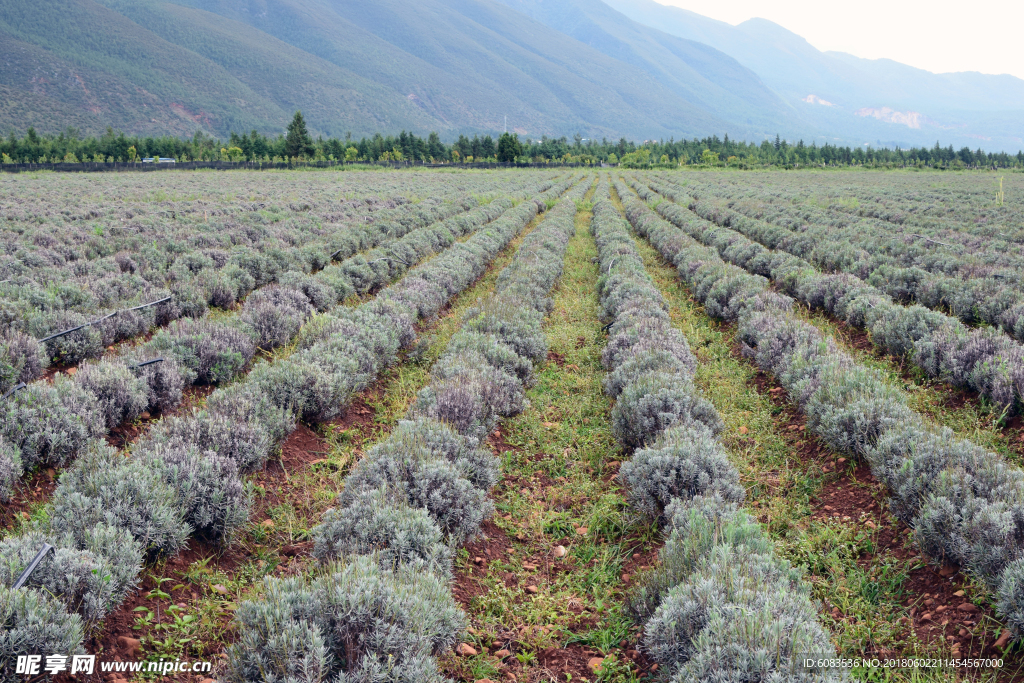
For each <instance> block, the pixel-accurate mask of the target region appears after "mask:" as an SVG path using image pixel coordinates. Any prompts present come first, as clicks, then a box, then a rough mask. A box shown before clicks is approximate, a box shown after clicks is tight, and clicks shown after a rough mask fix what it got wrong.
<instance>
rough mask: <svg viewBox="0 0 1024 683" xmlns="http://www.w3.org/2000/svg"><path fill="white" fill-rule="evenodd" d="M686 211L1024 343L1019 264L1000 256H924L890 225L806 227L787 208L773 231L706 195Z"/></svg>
mask: <svg viewBox="0 0 1024 683" xmlns="http://www.w3.org/2000/svg"><path fill="white" fill-rule="evenodd" d="M688 205H689V206H690V208H692V209H693V211H694V212H696V213H697V214H698V215H699V216H701V217H702V218H705V219H707V220H710V221H713V222H715V223H717V224H719V225H722V226H725V227H731V228H735V229H736V230H738V231H740V232H742V233H743V234H745V235H747V236H748V237H751V238H752V239H755V240H757V241H758V242H761V243H763V244H764V245H766V246H768V247H771V248H772V249H780V250H783V251H788V252H791V253H793V254H795V255H797V256H800V257H803V258H806V259H807V260H808V261H810V262H811V263H814V264H815V265H816V266H818V267H819V268H821V269H822V270H824V271H827V272H835V273H846V274H850V275H854V276H856V277H859V278H860V279H862V280H864V281H865V282H867V284H869V285H871V286H873V287H876V288H877V289H879V290H881V291H883V292H885V293H886V294H888V295H889V296H891V297H893V298H895V299H897V300H901V301H908V302H914V303H917V304H920V305H921V306H924V307H926V308H930V309H936V310H949V311H950V312H951V313H952V314H953V315H954V316H956V317H957V318H958V319H960V320H961V321H963V322H964V323H966V324H985V325H992V326H993V327H997V328H1000V329H1002V330H1003V331H1005V332H1006V334H1008V335H1010V336H1012V337H1014V338H1016V339H1018V340H1020V341H1024V289H1022V285H1021V281H1020V275H1019V273H1020V270H1021V268H1022V267H1024V257H1021V256H1011V255H1010V254H1007V253H1006V252H1005V251H1003V252H996V253H986V254H981V255H978V256H977V257H971V255H970V254H967V255H965V254H963V253H961V252H959V251H951V250H949V249H943V250H941V251H940V252H936V251H935V250H934V249H933V250H931V251H929V252H926V255H921V254H920V253H919V252H918V251H915V250H912V249H910V248H909V247H907V246H906V245H904V244H903V242H902V241H901V240H899V239H896V238H895V237H894V236H893V234H892V230H893V229H892V226H887V225H884V224H883V225H882V226H876V227H875V228H874V229H866V228H867V227H870V226H865V225H864V223H863V222H861V223H858V224H857V225H856V226H845V225H844V226H841V227H840V226H835V225H832V224H831V223H830V222H829V221H828V220H827V219H826V217H816V216H812V217H811V220H809V221H806V222H805V221H804V220H802V219H795V218H794V216H793V215H791V213H789V210H788V209H787V210H785V211H783V212H782V215H781V216H778V217H775V221H776V222H778V223H780V225H775V224H773V223H771V222H768V221H766V220H760V219H759V218H751V217H748V216H746V215H744V214H742V213H740V212H738V211H735V210H733V209H730V208H727V207H723V206H721V205H719V204H716V203H714V202H712V201H710V200H709V198H707V197H706V196H702V197H701V198H699V199H696V200H694V201H691V202H689V203H688ZM804 212H806V210H801V213H804ZM764 217H765V218H771V216H764ZM947 239H948V238H947ZM974 241H975V242H977V241H978V240H977V239H976V238H975V240H974Z"/></svg>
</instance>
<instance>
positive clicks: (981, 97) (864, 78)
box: [605, 0, 1024, 150]
mask: <svg viewBox="0 0 1024 683" xmlns="http://www.w3.org/2000/svg"><path fill="white" fill-rule="evenodd" d="M605 3H606V4H607V5H608V6H610V7H612V8H614V9H615V10H617V11H619V12H622V13H623V14H625V15H626V16H628V17H629V18H630V19H633V20H634V21H636V22H639V23H641V24H644V25H647V26H651V27H657V28H658V29H660V30H661V31H664V32H666V33H670V34H672V35H675V36H679V37H682V38H688V39H690V40H699V41H701V42H703V43H706V44H708V45H711V46H713V47H716V48H718V49H719V50H721V51H723V52H725V53H726V54H728V55H730V56H731V57H734V58H736V60H737V61H738V62H740V64H743V65H744V66H746V67H747V68H749V69H750V70H752V71H753V72H755V73H756V74H757V75H758V76H759V77H760V78H761V80H762V81H763V82H764V83H765V84H766V85H767V86H768V87H769V88H771V89H772V90H773V91H774V92H776V93H778V95H779V96H780V97H781V98H782V99H783V101H785V102H786V104H787V105H788V106H790V107H793V109H794V111H795V113H796V114H797V115H798V116H800V118H802V119H803V120H805V121H807V122H808V123H810V124H812V125H813V126H814V127H815V128H817V129H819V130H820V134H821V135H823V136H825V138H826V139H828V138H856V137H860V138H862V139H861V140H860V142H870V143H871V144H879V143H881V144H887V145H890V146H892V145H894V144H902V145H903V146H909V145H928V144H934V143H935V141H936V140H937V139H941V140H942V142H943V144H944V145H945V144H954V145H956V146H957V147H960V146H964V145H966V146H971V147H982V148H985V149H989V150H1001V149H1005V150H1018V149H1020V148H1021V147H1022V146H1024V80H1021V79H1019V78H1015V77H1014V76H1009V75H1001V76H991V75H986V74H981V73H977V72H959V73H948V74H934V73H931V72H929V71H924V70H922V69H916V68H914V67H910V66H906V65H904V64H900V63H898V62H894V61H892V60H889V59H876V60H870V59H861V58H858V57H854V56H853V55H850V54H846V53H842V52H822V51H820V50H817V49H816V48H814V47H813V46H812V45H811V44H810V43H808V42H807V41H806V40H805V39H804V38H802V37H800V36H798V35H796V34H795V33H792V32H790V31H788V30H786V29H785V28H783V27H782V26H779V25H778V24H775V23H773V22H771V21H768V20H765V19H750V20H749V21H745V22H743V23H741V24H739V25H737V26H732V25H730V24H727V23H725V22H722V21H717V20H715V19H709V18H707V17H704V16H701V15H699V14H696V13H694V12H690V11H687V10H684V9H680V8H678V7H670V6H666V5H662V4H659V3H657V2H654V1H653V0H605Z"/></svg>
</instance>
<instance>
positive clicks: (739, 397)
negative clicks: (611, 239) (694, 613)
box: [613, 194, 948, 681]
mask: <svg viewBox="0 0 1024 683" xmlns="http://www.w3.org/2000/svg"><path fill="white" fill-rule="evenodd" d="M616 200H617V197H615V196H614V194H613V201H616ZM619 208H620V210H621V208H622V207H621V205H619ZM636 245H637V249H638V250H639V252H640V255H641V257H642V258H643V260H644V265H645V266H646V268H647V271H648V273H650V275H651V277H652V278H653V279H654V282H655V284H656V286H657V287H658V289H659V291H661V293H662V295H663V296H664V297H665V299H666V301H667V303H668V304H669V315H670V317H671V319H672V321H673V323H674V325H675V326H676V327H677V328H678V329H679V330H680V331H682V332H683V334H684V335H685V336H686V339H687V341H688V343H689V344H690V348H691V350H692V351H693V353H694V355H695V356H696V357H697V359H698V361H699V365H698V368H697V373H696V377H695V382H696V384H697V385H698V386H699V387H700V389H701V391H702V392H703V394H704V396H705V397H706V398H707V399H708V400H710V401H711V402H712V403H713V404H714V406H715V408H716V409H717V410H718V412H719V414H720V415H721V416H722V419H723V420H724V421H725V425H726V427H725V430H724V431H723V433H722V437H721V438H722V442H723V444H724V445H725V446H726V448H727V449H728V452H729V454H730V459H731V461H732V463H733V465H735V466H736V467H737V469H738V470H739V471H740V474H741V478H742V483H743V485H744V487H745V488H746V490H747V503H746V506H747V508H748V510H749V511H750V512H751V513H752V514H754V515H756V516H757V517H758V519H759V520H760V522H761V523H762V524H763V525H764V526H765V528H766V530H767V531H768V533H769V536H770V537H771V538H772V540H773V541H774V542H775V543H776V549H777V552H778V553H779V555H780V557H783V558H785V559H787V560H789V561H790V562H792V563H793V564H794V565H796V566H799V567H801V568H803V569H804V570H805V572H806V577H805V578H806V579H807V581H808V582H809V583H810V585H811V591H812V597H813V598H814V599H815V600H817V601H818V602H819V603H820V604H823V605H825V604H827V605H834V606H838V607H840V610H841V617H840V618H839V619H834V618H833V617H832V615H831V612H830V610H831V607H829V608H828V609H824V610H822V613H821V618H822V622H823V623H824V624H825V625H826V626H827V627H828V628H829V629H830V630H831V632H832V634H833V642H834V643H835V645H836V649H837V652H838V653H839V654H840V655H841V656H847V657H856V656H862V655H864V654H865V653H869V652H878V651H879V650H887V651H889V652H891V653H893V654H897V653H898V654H899V655H900V656H903V655H908V656H909V655H928V654H931V655H936V654H939V653H936V652H935V651H934V646H932V651H931V652H929V651H928V649H927V648H926V647H925V646H924V645H922V643H920V642H919V641H918V640H917V639H916V637H915V636H913V635H911V634H908V632H907V630H906V629H903V628H900V626H899V624H898V620H899V618H900V617H902V616H904V615H905V614H906V609H907V606H906V600H905V589H904V585H905V583H906V580H907V576H908V575H909V573H910V572H911V571H912V570H913V569H914V568H916V567H917V566H919V563H920V558H919V557H917V556H913V555H912V556H911V557H910V558H909V559H903V560H901V559H899V558H897V557H895V556H893V555H892V554H889V553H880V552H878V549H877V548H876V547H875V542H874V537H873V535H872V534H869V533H866V531H867V530H865V529H863V528H861V527H860V526H859V524H858V523H857V522H856V521H855V520H843V521H841V522H840V521H829V522H821V521H817V520H812V519H811V517H810V515H811V512H812V510H811V502H812V500H813V499H814V498H815V497H816V496H817V495H818V494H819V493H820V491H821V490H822V488H823V486H824V485H825V484H826V483H828V482H830V481H832V480H833V479H835V478H836V477H837V476H838V475H837V474H836V473H831V474H827V475H825V474H822V472H821V471H820V469H818V468H817V467H816V466H809V465H808V464H807V463H804V462H802V461H801V460H799V459H796V458H792V457H791V454H792V452H793V450H794V447H795V446H796V444H797V443H798V442H799V440H800V439H802V438H804V437H801V436H795V435H794V433H792V432H788V431H787V430H784V429H783V428H782V425H781V423H780V416H781V415H782V413H783V409H782V408H781V407H779V406H776V405H775V404H774V403H773V402H772V401H771V400H770V398H769V397H768V396H767V395H764V394H761V393H760V392H759V391H758V390H757V386H756V384H755V383H754V378H755V377H756V375H757V368H756V367H755V366H754V365H753V364H752V363H751V362H750V361H749V360H746V359H744V358H741V357H738V354H735V353H733V347H734V344H735V328H734V327H733V326H731V325H726V324H723V323H721V322H719V321H716V320H712V319H711V318H709V317H708V316H707V315H706V314H705V313H704V311H703V308H702V307H701V306H700V305H699V304H698V303H697V302H696V301H695V300H694V299H693V298H692V296H691V294H690V292H689V290H688V289H687V288H686V287H685V286H684V284H683V283H682V282H681V281H680V279H679V275H678V273H677V272H676V269H675V268H674V267H673V266H672V265H671V264H669V263H668V262H666V261H665V260H664V259H662V258H661V256H660V255H659V254H658V252H657V251H656V250H655V249H654V248H653V247H651V246H650V244H648V243H647V242H646V241H644V240H642V239H637V240H636ZM911 671H913V670H907V673H900V674H893V676H895V677H893V678H889V679H885V680H894V681H895V680H899V681H904V680H921V681H923V680H928V681H938V680H948V679H947V678H945V676H947V674H946V673H939V672H936V671H935V670H933V671H932V672H931V673H922V672H921V671H918V672H916V673H910V672H911ZM867 675H868V673H866V672H862V673H860V674H857V675H856V676H855V678H856V679H857V680H874V679H868V678H865V677H864V676H867ZM908 676H909V677H908ZM921 676H924V677H923V678H922V677H921ZM880 680H881V679H880Z"/></svg>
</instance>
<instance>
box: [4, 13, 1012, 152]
mask: <svg viewBox="0 0 1024 683" xmlns="http://www.w3.org/2000/svg"><path fill="white" fill-rule="evenodd" d="M626 15H628V17H627V16H626ZM0 64H2V65H3V68H0V132H4V133H6V132H7V131H9V130H17V131H24V130H25V129H26V128H27V127H28V126H35V127H36V129H37V130H38V131H40V132H57V131H60V130H63V129H65V128H66V127H67V126H74V127H76V128H78V129H80V130H81V131H82V132H84V133H101V132H102V131H103V130H105V129H106V127H107V126H113V127H114V128H116V129H121V130H124V131H125V132H128V133H138V134H147V135H148V134H152V135H158V134H167V133H171V134H175V135H191V134H192V133H194V132H195V131H196V130H197V129H201V130H204V131H206V132H208V133H213V134H216V135H221V136H223V135H225V134H226V133H228V132H229V131H232V130H234V131H239V132H241V131H246V130H250V129H257V130H259V131H261V132H264V133H273V134H276V133H278V132H281V131H283V129H284V127H285V125H286V123H287V122H288V120H290V118H291V115H292V114H293V113H294V111H295V110H297V109H301V110H302V111H303V113H304V114H305V116H306V120H307V122H308V123H309V125H310V128H311V129H312V131H313V132H314V134H323V135H333V136H344V135H345V134H346V133H349V132H350V133H352V134H353V135H354V136H357V137H358V136H362V135H367V134H373V133H375V132H397V131H399V130H402V129H404V130H409V131H412V132H415V133H417V134H421V135H423V134H426V133H427V132H430V131H432V130H436V131H438V132H439V133H441V135H442V137H444V138H447V139H451V138H453V137H455V136H457V135H458V134H462V133H465V134H469V135H472V134H475V133H489V134H496V133H500V132H501V131H502V130H503V129H504V126H505V117H506V116H507V117H508V126H509V129H510V130H515V131H517V132H520V133H522V134H524V135H528V136H531V137H540V136H541V135H549V136H562V135H567V136H572V135H574V134H577V133H578V134H581V135H582V136H584V137H598V138H600V137H609V138H618V137H620V136H625V137H628V138H631V139H636V140H643V139H652V138H665V139H667V138H669V137H676V138H680V137H687V138H690V137H695V136H705V135H710V134H717V135H719V136H721V135H723V134H725V133H728V134H729V135H730V136H731V137H735V138H744V139H748V140H755V141H757V140H762V139H765V138H766V137H771V138H774V136H775V134H776V133H778V134H781V135H782V136H783V137H786V138H789V139H792V140H796V139H798V138H803V139H804V140H806V141H807V142H810V141H811V140H817V141H819V142H822V141H825V140H829V141H836V142H842V143H844V144H849V143H853V144H859V143H861V142H871V143H872V144H878V142H881V143H884V144H892V143H900V144H904V145H909V144H918V145H920V144H933V143H934V141H935V139H936V138H941V139H942V141H943V144H948V143H953V144H956V145H957V146H961V145H962V144H969V145H971V146H973V147H977V146H982V147H985V148H987V149H1002V148H1006V149H1010V148H1013V149H1014V150H1016V148H1017V146H1018V142H1017V141H1018V140H1019V139H1020V137H1022V136H1024V132H1022V131H1021V130H1020V129H1021V128H1022V126H1021V125H1020V124H1019V123H1018V122H1019V121H1021V120H1022V118H1021V117H1020V116H1017V114H1018V113H1019V110H1024V81H1020V80H1018V79H1012V78H1010V77H988V76H980V75H978V74H953V75H942V76H936V75H934V74H928V73H927V72H921V71H919V70H915V69H911V68H910V67H906V66H903V65H899V64H896V63H893V62H884V61H879V62H867V61H866V60H857V59H856V58H854V57H851V56H849V55H840V54H835V53H821V52H818V51H817V50H815V49H814V48H813V47H811V46H810V45H809V44H808V43H807V42H806V41H804V40H803V39H802V38H800V37H798V36H796V35H794V34H792V33H789V32H787V31H785V29H782V28H781V27H779V26H777V25H775V24H772V23H771V22H766V21H763V20H752V21H750V22H745V23H744V24H741V25H740V26H737V27H733V26H730V25H728V24H725V23H723V22H717V21H713V20H710V19H707V18H704V17H700V16H698V15H695V14H692V13H688V12H685V11H684V10H679V9H676V8H670V7H664V6H662V5H657V4H656V3H653V2H650V0H607V2H601V0H500V2H498V1H495V0H380V1H377V2H368V1H366V0H52V1H50V2H47V3H31V2H24V1H23V0H0ZM987 79H988V80H987ZM865 111H867V115H865ZM985 137H987V138H988V140H983V139H982V138H985Z"/></svg>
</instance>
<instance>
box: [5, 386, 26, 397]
mask: <svg viewBox="0 0 1024 683" xmlns="http://www.w3.org/2000/svg"><path fill="white" fill-rule="evenodd" d="M26 386H28V385H27V384H25V383H24V382H18V384H17V385H16V386H15V387H14V388H13V389H11V390H10V391H8V392H7V393H6V394H4V400H5V401H6V400H7V399H8V398H10V397H11V396H13V395H14V393H15V392H17V391H20V390H22V389H24V388H25V387H26Z"/></svg>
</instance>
